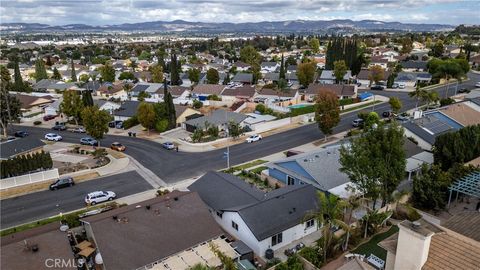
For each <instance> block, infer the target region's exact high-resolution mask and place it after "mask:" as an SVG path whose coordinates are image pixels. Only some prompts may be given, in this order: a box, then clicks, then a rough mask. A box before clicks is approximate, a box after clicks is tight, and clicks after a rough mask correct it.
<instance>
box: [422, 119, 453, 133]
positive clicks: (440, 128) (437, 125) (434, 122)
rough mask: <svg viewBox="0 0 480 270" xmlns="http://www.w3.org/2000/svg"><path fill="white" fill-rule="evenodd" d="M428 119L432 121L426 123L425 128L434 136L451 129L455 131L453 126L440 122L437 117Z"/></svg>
mask: <svg viewBox="0 0 480 270" xmlns="http://www.w3.org/2000/svg"><path fill="white" fill-rule="evenodd" d="M428 119H429V120H430V122H428V123H424V124H423V127H425V128H426V129H428V130H430V131H431V132H432V133H434V134H438V133H442V132H445V131H448V130H450V129H453V127H452V126H450V125H449V124H447V123H445V122H443V121H441V120H439V119H438V118H437V117H435V116H433V115H431V116H429V117H428Z"/></svg>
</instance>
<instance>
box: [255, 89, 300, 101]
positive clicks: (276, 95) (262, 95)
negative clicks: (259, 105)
mask: <svg viewBox="0 0 480 270" xmlns="http://www.w3.org/2000/svg"><path fill="white" fill-rule="evenodd" d="M267 99H270V100H275V101H286V100H295V99H300V95H299V94H298V91H297V90H294V89H285V90H283V91H282V90H275V89H271V88H263V89H261V90H259V91H258V93H257V94H256V95H255V101H257V102H265V100H267Z"/></svg>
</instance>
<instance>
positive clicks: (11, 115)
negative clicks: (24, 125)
mask: <svg viewBox="0 0 480 270" xmlns="http://www.w3.org/2000/svg"><path fill="white" fill-rule="evenodd" d="M0 68H1V85H0V127H1V128H2V131H3V136H4V137H5V138H6V137H7V129H8V126H9V124H10V123H12V122H14V121H16V120H17V119H18V117H20V116H21V110H20V106H21V104H20V101H19V100H18V99H17V98H16V97H15V96H13V95H10V93H9V88H10V86H11V82H10V80H11V77H10V73H9V71H8V69H7V68H6V67H4V66H1V67H0Z"/></svg>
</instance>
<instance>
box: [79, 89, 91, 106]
mask: <svg viewBox="0 0 480 270" xmlns="http://www.w3.org/2000/svg"><path fill="white" fill-rule="evenodd" d="M82 102H83V106H84V107H88V106H93V105H94V104H93V98H92V92H91V91H89V90H85V91H83V92H82Z"/></svg>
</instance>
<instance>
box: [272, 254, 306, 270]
mask: <svg viewBox="0 0 480 270" xmlns="http://www.w3.org/2000/svg"><path fill="white" fill-rule="evenodd" d="M303 269H304V268H303V262H302V261H301V260H300V258H299V257H298V255H297V254H294V255H292V256H290V257H288V259H287V261H286V262H284V263H281V264H279V265H277V266H276V267H275V270H303Z"/></svg>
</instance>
